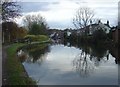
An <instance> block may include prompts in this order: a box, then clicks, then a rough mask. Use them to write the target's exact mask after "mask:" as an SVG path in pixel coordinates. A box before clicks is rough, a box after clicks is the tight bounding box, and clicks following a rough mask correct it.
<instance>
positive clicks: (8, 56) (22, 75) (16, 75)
mask: <svg viewBox="0 0 120 87" xmlns="http://www.w3.org/2000/svg"><path fill="white" fill-rule="evenodd" d="M24 45H25V44H22V43H16V44H12V45H9V46H3V53H4V54H3V72H2V73H3V79H2V80H3V83H2V85H3V86H4V85H35V84H36V82H35V81H33V80H32V79H31V78H29V76H28V75H27V73H26V71H25V69H24V67H23V65H22V64H21V62H20V61H19V59H18V58H17V56H16V50H17V49H18V48H19V47H22V46H24Z"/></svg>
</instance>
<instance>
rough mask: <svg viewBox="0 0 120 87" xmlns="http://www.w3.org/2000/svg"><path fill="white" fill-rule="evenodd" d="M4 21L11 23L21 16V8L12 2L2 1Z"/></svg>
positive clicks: (8, 0) (10, 0) (9, 0)
mask: <svg viewBox="0 0 120 87" xmlns="http://www.w3.org/2000/svg"><path fill="white" fill-rule="evenodd" d="M1 6H2V7H0V8H1V9H2V14H1V15H2V21H9V20H11V19H13V18H15V17H18V16H21V13H20V12H21V6H20V5H19V4H17V2H15V1H12V0H2V1H1Z"/></svg>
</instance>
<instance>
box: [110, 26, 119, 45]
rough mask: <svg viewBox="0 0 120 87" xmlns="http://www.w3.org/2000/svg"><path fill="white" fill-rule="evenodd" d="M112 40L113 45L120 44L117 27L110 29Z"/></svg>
mask: <svg viewBox="0 0 120 87" xmlns="http://www.w3.org/2000/svg"><path fill="white" fill-rule="evenodd" d="M112 39H113V41H114V43H119V44H120V29H118V28H117V27H114V28H113V29H112Z"/></svg>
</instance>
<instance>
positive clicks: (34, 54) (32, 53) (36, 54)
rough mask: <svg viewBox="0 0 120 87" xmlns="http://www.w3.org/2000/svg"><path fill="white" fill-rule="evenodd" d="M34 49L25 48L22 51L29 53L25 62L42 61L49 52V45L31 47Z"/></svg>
mask: <svg viewBox="0 0 120 87" xmlns="http://www.w3.org/2000/svg"><path fill="white" fill-rule="evenodd" d="M33 49H34V50H27V49H25V50H24V51H25V52H26V53H27V54H28V55H29V57H28V58H27V59H26V62H28V63H34V62H38V63H39V64H41V63H42V61H44V60H45V58H46V56H47V53H48V52H49V47H48V46H45V47H44V48H41V47H40V48H39V47H36V49H35V48H33Z"/></svg>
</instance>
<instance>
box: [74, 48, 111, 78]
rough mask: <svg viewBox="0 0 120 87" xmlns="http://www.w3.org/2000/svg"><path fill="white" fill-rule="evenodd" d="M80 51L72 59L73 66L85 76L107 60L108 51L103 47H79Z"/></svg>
mask: <svg viewBox="0 0 120 87" xmlns="http://www.w3.org/2000/svg"><path fill="white" fill-rule="evenodd" d="M81 50H82V52H81V53H80V54H79V55H77V56H76V57H75V59H74V60H73V66H74V67H75V68H76V71H77V72H79V73H80V75H81V76H83V77H87V76H89V75H90V73H92V72H94V69H95V67H99V65H100V63H101V62H107V60H109V51H108V50H106V49H104V48H101V47H100V48H99V47H98V48H93V47H87V46H86V47H81Z"/></svg>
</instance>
